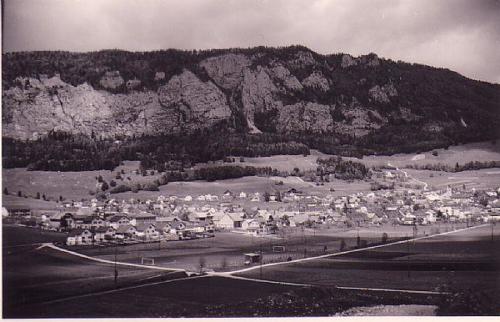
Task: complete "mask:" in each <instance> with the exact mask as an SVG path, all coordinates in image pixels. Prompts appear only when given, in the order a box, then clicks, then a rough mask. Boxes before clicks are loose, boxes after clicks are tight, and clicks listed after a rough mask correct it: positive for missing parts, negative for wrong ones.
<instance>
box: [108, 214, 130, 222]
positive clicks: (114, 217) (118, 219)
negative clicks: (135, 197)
mask: <svg viewBox="0 0 500 322" xmlns="http://www.w3.org/2000/svg"><path fill="white" fill-rule="evenodd" d="M122 219H128V217H127V216H125V215H114V216H113V217H111V218H109V222H119V221H120V220H122Z"/></svg>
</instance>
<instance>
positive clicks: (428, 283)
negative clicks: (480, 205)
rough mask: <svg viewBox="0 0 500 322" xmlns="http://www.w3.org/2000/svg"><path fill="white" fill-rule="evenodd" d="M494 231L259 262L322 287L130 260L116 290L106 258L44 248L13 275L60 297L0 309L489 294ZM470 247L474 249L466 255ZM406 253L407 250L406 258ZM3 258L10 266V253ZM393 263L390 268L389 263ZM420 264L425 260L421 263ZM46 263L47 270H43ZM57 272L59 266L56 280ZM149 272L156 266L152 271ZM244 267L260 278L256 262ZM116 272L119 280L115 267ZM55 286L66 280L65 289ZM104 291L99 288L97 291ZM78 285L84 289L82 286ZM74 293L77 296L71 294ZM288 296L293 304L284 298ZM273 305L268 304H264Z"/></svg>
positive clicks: (23, 312) (193, 310)
mask: <svg viewBox="0 0 500 322" xmlns="http://www.w3.org/2000/svg"><path fill="white" fill-rule="evenodd" d="M494 233H495V240H494V242H492V241H491V239H489V238H491V230H490V227H484V228H476V229H473V230H469V231H466V232H460V233H457V234H450V235H446V236H438V237H433V238H430V239H427V240H420V241H417V242H415V243H412V245H411V248H410V252H408V251H407V249H406V248H405V246H406V245H405V244H403V245H392V246H387V247H383V248H379V249H377V250H370V251H360V252H357V253H351V254H346V255H343V256H338V257H328V258H323V259H317V260H312V261H309V262H302V263H294V264H284V265H279V266H275V267H265V268H263V275H262V277H263V278H264V279H272V280H279V281H293V282H304V283H310V284H315V285H319V287H321V290H319V289H318V290H316V291H314V289H311V290H307V289H304V288H302V287H297V286H290V285H279V284H268V283H262V282H255V281H247V280H236V279H230V278H223V277H209V276H206V277H201V278H191V279H187V280H186V279H184V280H179V281H174V280H172V281H162V280H161V279H160V280H158V279H154V278H153V279H152V278H148V277H151V276H148V274H147V273H145V272H142V270H139V271H137V270H136V269H135V268H134V269H131V270H126V269H122V268H120V274H123V279H127V278H130V280H132V282H131V283H130V284H128V285H126V284H125V283H124V284H120V285H119V288H121V287H124V289H123V290H120V289H117V290H112V287H111V285H112V281H111V280H112V279H109V278H108V275H107V273H106V272H107V271H112V270H111V269H110V267H109V265H101V264H99V263H95V262H87V261H85V260H83V261H82V259H80V258H74V257H71V256H67V255H66V254H64V255H61V254H60V253H59V254H55V253H51V252H52V250H50V252H49V253H46V251H45V250H42V251H34V252H32V253H31V254H30V256H29V258H30V264H31V265H30V266H34V267H38V268H40V267H41V268H42V269H43V271H44V272H45V273H35V272H38V271H39V269H36V270H35V269H34V268H32V269H31V271H29V272H28V271H27V269H26V268H24V269H23V270H22V274H24V275H23V277H22V279H20V281H21V282H20V283H19V282H18V283H19V285H21V287H22V288H24V290H26V289H30V288H29V287H32V290H36V294H39V296H40V295H41V296H43V295H44V292H45V294H46V292H48V290H49V289H50V290H52V292H51V295H52V296H54V295H55V294H57V295H58V298H61V300H60V301H56V302H52V303H50V304H48V303H47V304H41V303H40V304H37V303H36V302H37V301H33V299H30V304H27V305H21V306H12V307H7V310H4V314H6V315H5V316H6V317H25V318H26V317H51V318H55V317H66V318H70V317H80V318H81V317H87V318H89V317H182V316H184V317H201V316H206V317H208V316H239V317H242V316H253V315H254V314H258V316H267V315H269V314H270V315H273V316H291V315H294V314H295V315H297V314H308V315H313V316H314V315H324V314H326V313H322V312H324V310H323V311H322V310H320V309H317V310H316V309H315V310H316V311H311V310H306V308H307V307H310V305H311V303H310V301H313V302H314V301H316V300H315V298H316V297H317V296H319V298H318V300H319V299H321V300H325V299H327V303H328V309H327V311H328V312H330V313H329V314H331V313H332V312H333V313H340V312H342V311H345V310H347V309H350V308H353V307H359V306H371V305H375V304H376V305H401V304H424V305H440V303H442V301H443V296H439V295H428V294H405V293H399V292H385V291H377V290H373V291H368V292H367V291H363V290H344V289H337V288H335V286H354V287H356V286H358V287H362V288H364V287H379V288H391V287H392V288H400V289H416V290H432V289H436V288H437V287H439V286H442V285H447V286H448V287H452V288H455V289H458V288H461V289H464V288H465V289H468V288H475V289H476V290H477V289H478V288H479V289H482V290H485V291H487V292H496V291H498V283H497V282H498V265H496V266H493V268H492V267H491V265H492V264H491V263H498V262H496V261H495V260H493V261H490V262H489V264H488V265H489V267H488V265H486V266H485V265H483V266H481V263H483V264H484V261H485V260H486V259H487V258H494V259H496V260H498V259H499V258H500V257H498V256H497V255H498V254H497V255H493V256H492V253H491V251H492V250H493V249H495V247H497V246H498V241H499V240H500V238H499V231H498V230H497V231H494ZM310 237H311V238H313V237H314V236H310ZM230 242H231V240H230V239H228V238H226V239H225V240H220V241H218V242H217V243H215V244H216V245H217V246H218V247H221V246H224V245H225V244H227V243H230ZM192 246H193V245H190V247H192ZM471 253H473V254H475V256H470V255H471ZM451 254H455V255H456V256H457V257H459V258H460V265H462V267H458V266H455V267H452V266H450V265H453V264H454V263H457V261H458V260H459V259H458V258H450V256H451ZM445 255H446V256H448V257H447V258H444V257H441V258H439V259H437V260H436V258H437V257H436V256H445ZM412 256H413V258H412ZM415 256H425V258H424V259H418V257H415ZM407 257H410V261H408V260H407ZM452 257H453V256H452ZM19 260H20V259H19ZM23 260H26V259H25V258H24V259H23ZM423 261H425V263H430V264H431V265H434V266H439V265H442V266H443V267H444V268H445V269H446V268H448V269H449V268H453V269H454V271H447V270H444V271H443V270H442V269H440V268H439V267H437V268H433V269H429V268H428V267H424V266H425V263H424V262H423ZM8 263H9V264H11V263H12V261H8ZM467 263H469V267H468V268H467V267H466V268H465V269H464V266H463V265H467ZM18 264H19V265H21V263H18ZM392 264H394V267H393V268H391V269H390V270H388V268H389V267H391V265H392ZM408 264H409V265H410V267H411V269H410V276H409V277H408V275H407V274H408V273H407V265H408ZM4 265H5V261H4ZM47 265H49V266H50V267H47ZM417 265H420V266H422V267H420V268H418V267H416V266H417ZM473 265H476V266H473ZM21 267H22V265H21ZM47 269H49V271H51V272H53V273H47V272H46V270H47ZM55 272H58V273H59V274H57V276H58V278H56V273H55ZM155 273H156V274H158V272H155ZM37 274H38V275H37ZM39 274H42V275H43V276H40V275H39ZM49 275H50V276H49ZM243 275H245V276H249V277H256V278H260V273H259V270H258V269H257V270H254V271H252V272H248V273H244V274H243ZM11 276H12V275H11ZM120 276H121V277H120V278H122V275H120ZM27 281H29V282H27ZM41 281H43V282H41ZM85 282H87V283H89V284H88V285H87V284H86V283H85ZM96 282H99V283H100V284H101V287H103V289H99V288H93V287H92V285H93V284H94V285H95V283H96ZM106 283H108V284H106ZM348 283H350V284H348ZM110 284H111V285H110ZM7 285H8V284H7ZM11 285H12V284H11ZM16 285H17V284H16ZM62 286H65V287H64V288H62ZM70 286H71V287H70ZM106 286H107V288H106ZM60 287H61V288H60ZM102 290H104V292H100V291H102ZM193 290H195V291H193ZM196 290H197V291H196ZM80 291H85V292H82V293H80ZM11 292H12V291H11ZM11 292H9V295H10V294H11ZM78 294H82V295H81V296H78ZM329 294H331V295H329ZM490 294H492V293H490ZM75 295H76V296H75ZM330 296H333V297H330ZM22 298H25V297H22ZM25 299H26V298H25ZM289 300H291V302H287V301H289ZM282 301H285V302H282ZM6 302H7V303H8V301H6ZM315 303H316V302H315ZM90 307H91V308H92V309H91V310H90V309H89V308H90ZM270 307H271V308H273V310H270V309H269V308H270ZM274 308H275V310H274ZM306 311H307V312H309V313H307V312H306ZM297 312H301V313H297ZM304 312H306V313H304ZM315 312H316V313H315Z"/></svg>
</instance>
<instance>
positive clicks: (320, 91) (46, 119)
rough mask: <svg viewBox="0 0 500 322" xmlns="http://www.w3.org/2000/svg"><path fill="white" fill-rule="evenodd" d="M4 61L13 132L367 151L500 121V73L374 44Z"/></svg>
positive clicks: (480, 136)
mask: <svg viewBox="0 0 500 322" xmlns="http://www.w3.org/2000/svg"><path fill="white" fill-rule="evenodd" d="M3 62H4V66H3V67H4V68H3V72H2V78H3V84H4V90H3V94H2V98H3V112H2V124H3V133H2V134H3V137H4V138H11V139H14V141H8V142H16V140H26V139H28V140H37V139H39V138H40V137H44V136H45V135H46V134H48V133H50V132H52V131H63V132H67V133H71V134H74V135H79V134H83V135H86V136H89V137H92V138H95V137H97V138H102V139H106V138H109V139H116V138H120V139H130V138H134V137H139V136H143V135H146V136H153V137H158V136H164V135H168V136H184V135H195V136H196V135H198V136H199V134H200V133H201V132H204V133H205V134H206V133H215V132H217V135H220V134H221V131H222V133H224V135H237V136H239V137H246V136H248V135H253V136H255V137H259V136H260V135H261V133H264V134H266V135H267V136H272V137H274V139H273V141H281V142H289V141H298V142H301V143H304V144H306V145H307V146H308V147H311V148H317V149H320V150H322V151H323V152H327V153H333V152H339V150H340V151H351V152H352V151H353V150H357V151H358V152H359V153H362V154H367V153H394V152H411V151H416V150H422V149H429V148H434V147H441V146H446V145H449V144H451V143H460V142H470V141H479V140H486V139H491V138H494V137H497V136H498V135H499V133H498V130H497V129H498V128H500V85H495V84H488V83H485V82H479V81H474V80H470V79H467V78H465V77H463V76H461V75H459V74H457V73H455V72H452V71H449V70H445V69H436V68H431V67H428V66H423V65H415V64H408V63H403V62H394V61H391V60H386V59H381V58H379V57H377V56H376V55H375V54H369V55H366V56H361V57H357V58H355V57H352V56H350V55H347V54H334V55H319V54H317V53H314V52H312V51H311V50H309V49H307V48H305V47H301V46H292V47H286V48H265V47H256V48H251V49H227V50H211V51H178V50H167V51H156V52H144V53H142V52H139V53H133V52H125V51H117V50H107V51H100V52H92V53H68V52H27V53H7V54H3ZM214 129H216V130H214ZM213 135H214V136H216V134H213ZM276 137H278V138H279V139H276ZM214 140H216V139H215V138H214ZM257 140H258V139H257Z"/></svg>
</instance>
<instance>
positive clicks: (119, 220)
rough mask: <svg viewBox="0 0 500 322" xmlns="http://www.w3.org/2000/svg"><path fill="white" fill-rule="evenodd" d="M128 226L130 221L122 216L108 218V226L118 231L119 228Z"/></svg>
mask: <svg viewBox="0 0 500 322" xmlns="http://www.w3.org/2000/svg"><path fill="white" fill-rule="evenodd" d="M127 225H130V219H128V217H127V216H124V215H114V216H112V217H110V218H109V226H110V227H113V228H114V229H118V227H120V226H127Z"/></svg>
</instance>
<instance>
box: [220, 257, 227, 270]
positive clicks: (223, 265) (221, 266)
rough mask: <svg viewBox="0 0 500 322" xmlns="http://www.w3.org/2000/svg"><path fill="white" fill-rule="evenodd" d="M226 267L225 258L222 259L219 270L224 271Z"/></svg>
mask: <svg viewBox="0 0 500 322" xmlns="http://www.w3.org/2000/svg"><path fill="white" fill-rule="evenodd" d="M226 267H227V258H226V257H222V260H221V262H220V268H222V269H226Z"/></svg>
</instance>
